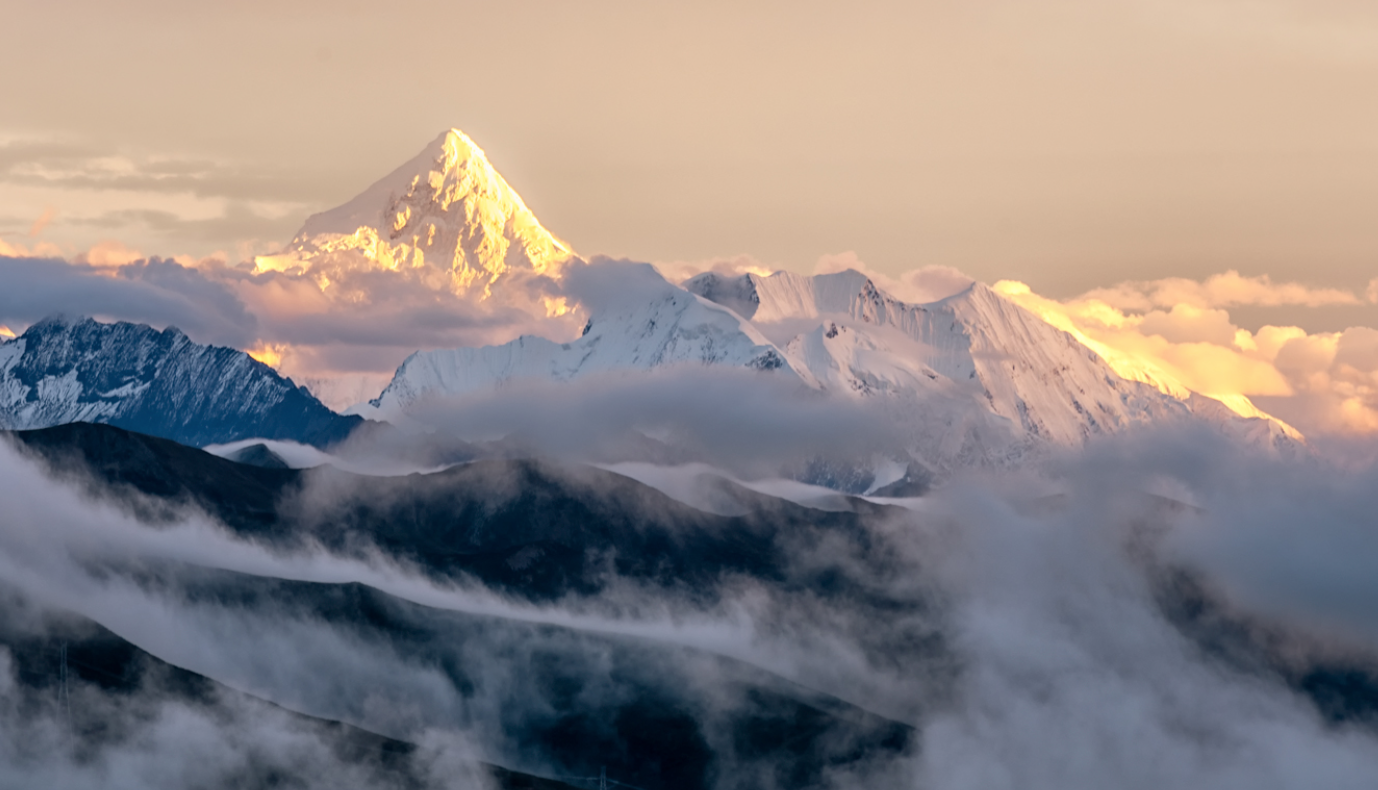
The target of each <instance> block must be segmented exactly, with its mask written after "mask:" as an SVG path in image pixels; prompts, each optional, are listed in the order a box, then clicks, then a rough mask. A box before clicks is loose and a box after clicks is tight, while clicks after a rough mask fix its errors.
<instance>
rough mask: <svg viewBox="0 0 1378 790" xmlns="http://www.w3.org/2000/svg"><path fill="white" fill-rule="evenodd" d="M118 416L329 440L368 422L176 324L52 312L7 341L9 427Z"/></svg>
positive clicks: (190, 431)
mask: <svg viewBox="0 0 1378 790" xmlns="http://www.w3.org/2000/svg"><path fill="white" fill-rule="evenodd" d="M70 422H96V423H109V424H111V425H118V426H120V427H122V428H127V429H129V430H133V431H139V432H142V433H147V434H152V435H155V436H162V437H165V438H168V439H172V440H174V441H178V442H181V443H183V444H189V445H196V446H200V445H207V444H217V443H223V442H231V441H235V440H237V439H246V438H253V437H262V438H275V439H288V440H292V441H297V442H301V443H304V444H313V445H318V446H326V445H330V444H333V443H335V442H338V441H340V440H341V439H344V438H345V437H346V436H348V435H349V433H350V431H352V430H354V428H356V427H358V426H359V425H360V424H362V423H363V420H362V419H360V418H359V417H352V416H342V415H339V414H336V413H335V412H333V411H331V410H330V409H329V408H328V407H326V406H325V404H323V403H321V402H320V401H319V400H317V399H316V398H315V396H313V395H312V394H311V393H310V392H309V391H308V390H307V389H306V388H305V387H299V386H297V385H295V384H293V383H292V380H291V379H287V378H284V377H282V376H280V375H278V372H277V371H275V370H273V369H272V368H271V367H269V366H267V365H265V364H263V363H261V362H258V361H257V360H255V359H253V358H252V357H250V356H249V355H248V354H246V353H244V352H243V351H236V350H234V349H230V348H223V347H219V346H207V345H202V344H200V343H195V342H193V341H192V340H191V339H190V338H188V337H187V336H186V335H185V334H183V333H182V332H181V331H180V330H178V329H176V328H175V327H168V328H167V329H164V330H162V331H158V330H156V329H153V328H152V327H149V326H147V325H144V324H130V323H124V322H120V323H115V324H103V323H100V322H97V321H94V320H92V319H89V318H82V319H66V318H60V317H53V318H48V319H46V320H43V321H40V322H38V323H37V324H34V325H33V326H31V327H29V328H28V329H27V330H26V331H25V332H24V334H22V335H20V336H19V337H16V338H14V339H13V340H9V341H6V342H4V343H0V427H3V428H7V429H11V430H24V429H30V428H44V427H48V426H52V425H60V424H63V423H70Z"/></svg>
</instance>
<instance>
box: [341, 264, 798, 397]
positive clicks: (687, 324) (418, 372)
mask: <svg viewBox="0 0 1378 790" xmlns="http://www.w3.org/2000/svg"><path fill="white" fill-rule="evenodd" d="M656 277H657V278H658V277H659V275H656ZM661 285H662V286H663V287H661V288H654V287H646V284H645V283H644V282H643V283H640V284H639V287H638V288H637V292H638V293H639V294H640V295H641V296H642V297H644V298H643V299H633V300H628V299H613V300H611V301H610V302H609V303H608V304H607V305H606V306H603V307H601V308H600V309H597V310H595V312H594V313H593V315H592V316H591V317H590V318H589V321H588V324H587V325H586V326H585V327H584V332H583V334H582V335H581V336H580V337H578V338H577V339H575V340H573V341H571V342H568V343H557V342H555V341H552V340H548V339H546V338H541V337H533V336H524V337H520V338H517V339H516V340H513V341H512V342H510V343H505V344H503V345H499V346H484V347H482V348H457V349H437V350H434V351H418V352H416V353H414V354H412V355H411V356H410V357H408V358H407V359H406V361H404V362H403V363H402V365H401V366H400V367H399V368H398V369H397V372H396V374H394V376H393V379H392V382H391V383H389V384H388V386H387V388H386V389H384V390H383V392H382V394H380V395H379V396H378V397H377V398H375V399H374V400H372V401H370V402H369V403H368V404H360V405H359V406H356V407H354V408H353V409H351V410H350V412H351V413H358V414H362V415H365V416H370V417H380V418H382V419H396V418H397V417H398V416H399V414H404V413H406V412H407V411H408V410H409V409H411V408H412V407H413V406H414V405H416V404H418V403H420V402H422V401H424V400H425V399H427V398H429V397H435V396H455V395H467V394H470V393H475V392H483V391H487V390H492V389H496V388H499V387H502V386H506V385H507V383H508V382H513V381H520V380H523V379H536V380H553V381H568V380H571V379H574V378H578V377H581V376H584V375H588V374H590V373H598V372H608V371H618V370H651V369H653V368H659V367H663V366H667V365H676V364H703V365H727V366H741V367H748V368H754V369H758V370H769V371H776V372H779V373H780V374H782V375H789V376H794V375H796V374H795V371H794V370H793V369H792V368H791V366H790V364H789V363H788V362H787V361H786V359H785V357H784V354H782V353H781V351H780V350H779V349H778V348H776V347H775V346H774V345H773V344H772V343H771V342H770V341H769V340H768V339H766V337H765V336H764V335H763V334H761V332H760V331H758V330H757V329H756V328H755V327H754V326H752V325H751V324H750V323H749V322H748V321H746V320H744V319H742V318H741V317H740V316H739V315H737V314H736V313H734V312H733V311H731V310H727V309H724V308H723V307H722V306H721V305H718V304H715V303H713V302H711V301H709V300H707V299H703V298H700V297H698V296H696V295H694V294H691V293H688V292H686V291H684V290H683V289H681V288H677V287H675V286H673V285H671V284H670V283H667V282H663V281H662V282H661Z"/></svg>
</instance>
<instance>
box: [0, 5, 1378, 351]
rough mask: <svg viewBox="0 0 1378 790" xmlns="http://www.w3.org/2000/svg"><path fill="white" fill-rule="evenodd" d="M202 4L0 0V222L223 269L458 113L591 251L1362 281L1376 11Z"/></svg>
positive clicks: (1339, 317) (1316, 317)
mask: <svg viewBox="0 0 1378 790" xmlns="http://www.w3.org/2000/svg"><path fill="white" fill-rule="evenodd" d="M209 5H210V4H194V5H193V4H185V3H172V2H138V1H135V2H121V3H97V2H64V3H44V4H40V3H24V4H13V5H12V6H11V7H10V8H7V10H6V26H7V28H8V30H9V31H10V32H9V35H8V36H7V41H6V46H5V47H4V48H3V49H0V71H3V73H5V74H7V75H10V76H11V79H10V80H7V84H6V92H5V96H4V97H3V98H0V238H3V239H6V240H8V241H10V242H11V243H15V242H26V240H27V242H26V243H30V245H32V243H33V242H36V241H48V242H52V243H55V244H57V245H59V246H63V247H64V248H69V249H77V248H79V247H82V246H89V245H90V244H91V243H92V242H94V241H96V240H98V239H103V238H115V239H119V240H121V241H124V242H125V243H127V244H129V245H130V246H133V247H135V248H137V249H139V250H142V251H144V252H147V253H160V254H175V253H191V254H194V255H202V254H206V253H209V252H211V251H213V250H225V251H227V252H228V253H229V254H230V256H231V257H234V256H235V255H238V254H240V253H241V252H242V251H244V250H249V249H252V248H258V249H263V248H265V247H271V246H272V245H273V244H275V243H277V242H279V241H282V240H285V239H286V238H287V237H288V236H290V234H291V233H292V232H293V231H294V230H295V229H296V227H297V226H298V225H299V224H300V222H301V220H302V219H303V218H304V217H305V215H306V214H307V213H309V212H311V211H314V210H318V209H321V208H325V207H328V206H331V205H335V204H338V203H340V202H343V201H344V200H345V199H347V198H349V197H350V196H352V195H353V194H355V193H356V192H358V191H361V190H362V189H363V188H364V187H365V186H367V185H368V184H369V183H371V182H372V181H373V180H375V179H376V178H378V177H380V176H381V175H383V174H385V173H386V172H388V171H389V170H390V169H391V168H393V167H395V166H396V165H398V164H400V163H401V162H403V161H405V160H406V159H407V158H409V157H411V156H413V155H414V154H415V153H416V151H418V150H420V148H421V147H422V146H423V145H425V144H426V142H428V141H429V140H431V139H432V138H433V137H434V136H435V135H436V134H437V133H438V131H439V130H441V129H444V128H447V127H450V126H459V127H461V128H463V129H465V130H466V131H468V132H469V133H470V134H471V135H473V137H474V138H475V139H476V140H478V141H479V143H480V144H481V145H483V146H484V148H485V149H486V150H487V151H488V153H489V155H490V157H491V158H492V160H493V161H494V163H496V164H497V165H498V167H499V168H500V169H501V170H502V171H503V173H504V174H505V175H506V176H507V177H508V180H509V181H510V182H511V183H512V184H513V185H514V186H515V187H516V188H517V189H518V191H520V192H521V194H522V195H523V197H525V198H526V200H527V203H528V204H529V205H531V207H532V208H533V209H534V210H535V211H536V213H537V215H538V216H539V217H540V218H541V219H542V221H543V222H544V223H545V224H546V225H547V226H548V227H550V228H551V229H552V230H554V231H555V232H556V233H558V234H560V235H561V236H562V237H564V238H566V239H567V240H569V241H570V242H571V243H572V244H573V245H574V247H575V248H576V249H577V250H579V251H580V252H583V253H585V254H591V253H608V254H613V255H621V256H629V257H633V258H637V259H645V260H662V261H664V260H694V259H702V258H708V257H712V256H720V255H733V254H738V253H746V254H750V255H753V256H755V257H756V258H758V259H761V260H762V261H765V262H766V263H768V264H772V265H778V266H781V267H785V268H793V269H797V270H807V269H809V268H810V267H811V266H812V265H813V263H814V261H816V260H817V259H818V257H819V256H820V255H823V254H828V253H837V252H841V251H846V250H854V251H855V252H856V253H857V254H858V255H859V256H860V258H861V259H863V260H865V261H867V262H868V263H869V264H870V265H871V266H872V267H874V268H876V269H878V270H881V271H890V272H900V271H903V270H907V269H912V268H915V267H919V266H925V265H934V264H938V265H948V266H955V267H957V268H959V269H962V270H964V271H966V272H968V273H969V274H971V275H973V276H975V277H977V278H980V279H983V280H986V281H994V280H996V279H1000V278H1014V279H1018V280H1022V281H1024V282H1028V283H1030V284H1031V285H1032V286H1033V287H1034V288H1036V289H1038V290H1039V291H1040V292H1043V293H1046V294H1049V295H1053V296H1071V295H1073V294H1076V293H1080V292H1083V291H1086V290H1088V289H1090V288H1093V287H1096V286H1104V285H1109V284H1112V283H1115V282H1119V281H1121V280H1125V279H1155V278H1158V277H1163V276H1169V275H1177V276H1189V277H1195V278H1202V277H1205V276H1207V275H1209V274H1212V273H1217V272H1221V271H1224V270H1227V269H1236V270H1238V271H1240V272H1242V273H1243V274H1246V275H1252V274H1265V273H1266V274H1270V275H1272V276H1273V277H1275V278H1279V279H1295V280H1301V281H1304V282H1309V283H1313V284H1320V285H1333V286H1339V287H1347V288H1355V289H1359V290H1362V288H1363V286H1364V284H1365V283H1366V282H1367V281H1368V280H1369V278H1370V277H1372V276H1373V275H1374V274H1378V266H1375V263H1378V221H1375V219H1374V218H1375V217H1378V102H1374V101H1373V97H1374V96H1376V95H1378V7H1375V6H1374V5H1373V4H1371V3H1362V2H1341V1H1339V0H1309V1H1308V2H1293V1H1292V0H1255V1H1254V2H1221V1H1219V0H1190V1H1188V0H1153V1H1152V2H1148V1H1147V0H1145V1H1143V2H1140V1H1139V0H1124V1H1122V2H1115V3H1104V2H1091V1H1090V0H1071V1H1067V2H1058V1H1057V0H1054V1H1052V2H1045V3H1038V4H1029V3H1016V2H956V1H955V0H954V1H953V2H928V3H915V2H903V3H898V2H897V3H850V4H845V5H844V4H832V3H807V2H789V3H745V4H744V3H712V2H696V3H675V4H672V3H643V2H571V1H570V0H562V1H561V2H542V1H537V0H524V1H523V2H503V3H496V2H494V3H464V2H453V1H451V0H447V1H446V2H433V3H377V2H367V3H349V2H343V3H342V2H330V3H324V2H271V3H270V2H245V3H235V4H224V6H223V7H221V8H210V7H209ZM50 209H51V210H52V214H51V220H50V221H49V222H47V223H46V225H44V226H43V227H41V228H40V229H39V233H38V235H37V236H34V237H30V236H29V233H30V231H31V230H33V229H34V228H35V226H36V225H38V224H40V223H37V222H36V221H37V220H38V219H39V218H40V217H43V216H45V215H46V214H45V212H48V211H49V210H50ZM1335 309H1337V310H1339V313H1338V314H1337V313H1336V312H1335ZM1335 309H1332V310H1328V311H1315V310H1312V311H1310V312H1303V313H1299V314H1296V315H1295V316H1293V315H1292V314H1289V315H1288V317H1287V322H1291V323H1297V322H1301V321H1303V320H1305V321H1307V322H1310V324H1311V325H1312V326H1314V327H1315V328H1317V329H1332V330H1333V329H1341V328H1343V326H1345V325H1348V324H1349V323H1360V322H1365V323H1369V324H1373V323H1378V322H1374V321H1369V320H1367V316H1368V312H1367V310H1368V308H1364V307H1351V308H1343V309H1341V308H1335ZM1346 311H1347V312H1346ZM1293 313H1295V311H1293ZM1237 318H1239V316H1237ZM1247 319H1248V316H1247V315H1245V316H1244V317H1243V318H1241V319H1240V320H1246V323H1247V322H1248V321H1247ZM1263 321H1271V322H1274V323H1277V322H1278V321H1279V318H1278V316H1276V315H1274V314H1273V313H1267V314H1261V315H1259V316H1258V317H1257V320H1254V321H1253V322H1252V323H1255V324H1257V323H1261V322H1263Z"/></svg>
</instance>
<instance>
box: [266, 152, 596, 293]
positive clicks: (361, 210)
mask: <svg viewBox="0 0 1378 790" xmlns="http://www.w3.org/2000/svg"><path fill="white" fill-rule="evenodd" d="M573 257H574V254H573V252H572V251H571V250H570V248H569V246H568V245H567V244H565V243H564V242H562V241H560V240H559V239H557V238H556V237H555V236H554V235H552V234H551V233H550V232H549V231H547V230H546V229H545V228H544V227H543V226H542V225H541V223H540V221H539V220H537V219H536V217H535V215H534V214H532V213H531V210H530V209H528V208H527V207H526V204H525V203H523V202H522V199H521V197H520V196H519V195H517V193H516V191H515V190H513V189H512V187H511V186H510V185H508V183H507V181H506V180H505V179H503V177H502V176H501V175H500V174H499V173H498V172H497V171H496V170H495V169H493V166H492V164H490V163H489V161H488V157H487V155H485V154H484V153H483V149H481V148H479V147H478V145H476V144H475V143H474V141H473V140H471V139H470V138H469V136H468V135H466V134H464V132H461V131H460V130H458V129H450V130H449V131H447V132H445V133H443V134H441V135H440V136H439V137H437V138H436V139H435V141H434V142H432V143H431V144H430V145H428V146H426V148H425V150H423V151H422V152H421V153H420V154H417V156H416V157H415V158H413V159H412V160H411V161H409V162H407V163H406V164H404V165H402V166H401V167H399V168H397V169H396V170H394V171H393V172H391V173H389V174H388V175H387V176H385V177H384V178H382V179H381V180H379V181H378V182H377V183H375V184H374V185H373V186H371V187H369V188H368V189H366V190H364V192H363V193H361V194H360V195H358V196H357V197H355V198H354V199H353V200H350V201H349V202H348V203H345V204H344V205H342V206H339V207H337V208H333V209H331V210H329V211H325V212H322V213H320V214H314V215H312V216H311V217H309V218H308V219H307V220H306V224H305V225H303V226H302V228H301V230H299V231H298V232H297V235H296V237H295V238H293V239H292V242H291V243H290V244H289V245H288V246H287V248H286V249H285V250H283V251H282V252H280V253H278V254H276V255H267V256H260V257H259V258H257V259H256V260H255V263H256V268H257V269H258V270H259V271H265V270H279V271H281V270H289V269H295V270H302V271H308V272H311V273H312V274H314V275H316V277H317V279H318V280H321V281H322V284H326V283H328V282H329V281H330V280H331V279H332V273H338V272H340V271H342V270H346V271H347V270H357V269H391V270H400V269H425V270H427V271H428V273H432V274H439V273H445V274H447V275H448V280H447V284H448V286H449V287H450V288H451V289H452V290H455V291H468V290H470V289H471V288H482V289H484V290H485V291H486V290H487V289H488V288H489V287H491V286H492V285H493V284H494V283H495V282H497V281H498V280H499V279H500V278H502V277H503V276H504V275H507V274H509V273H512V272H518V271H526V272H531V273H535V274H558V270H559V268H560V267H561V266H562V265H563V264H564V263H565V262H566V261H568V260H570V259H571V258H573Z"/></svg>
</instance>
